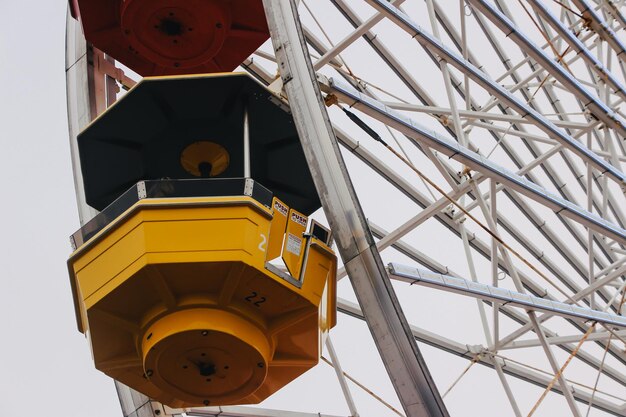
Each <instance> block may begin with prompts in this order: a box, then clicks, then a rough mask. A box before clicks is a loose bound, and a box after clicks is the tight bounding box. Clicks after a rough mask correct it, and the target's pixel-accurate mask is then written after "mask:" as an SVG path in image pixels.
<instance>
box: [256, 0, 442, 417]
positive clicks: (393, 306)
mask: <svg viewBox="0 0 626 417" xmlns="http://www.w3.org/2000/svg"><path fill="white" fill-rule="evenodd" d="M263 5H264V8H265V14H266V16H267V19H268V24H269V28H270V34H271V37H272V43H273V45H274V50H275V52H276V58H277V61H278V68H279V72H280V75H281V79H282V82H283V86H284V89H285V91H286V93H287V97H288V98H289V105H290V107H291V111H292V114H293V116H294V120H295V124H296V128H297V130H298V134H299V136H300V140H301V142H302V145H303V148H304V151H305V156H306V158H307V163H308V165H309V168H310V169H311V173H312V176H313V179H314V182H315V184H316V187H317V190H318V193H319V195H320V199H321V201H322V204H323V206H324V211H325V214H326V217H327V218H328V220H329V223H330V226H331V228H332V229H333V233H334V236H335V240H336V242H337V245H338V249H339V252H340V255H341V257H342V259H343V261H344V264H345V265H346V269H347V270H348V273H349V276H350V279H351V282H352V285H353V287H354V290H355V293H356V295H357V298H358V300H359V303H360V304H361V306H362V307H363V309H364V311H365V317H366V320H367V322H368V325H369V327H370V331H371V332H372V336H373V338H374V341H375V343H376V345H377V348H378V350H379V353H380V355H381V357H382V360H383V363H384V364H385V367H386V369H387V372H388V374H389V376H390V378H391V382H392V384H393V386H394V388H395V390H396V393H397V394H398V397H399V399H400V402H401V404H402V406H403V408H404V410H405V412H406V414H407V416H409V417H417V416H429V417H435V416H441V417H443V416H447V415H448V412H447V410H446V408H445V405H444V404H443V401H442V400H441V397H440V395H439V392H438V390H437V387H436V386H435V384H434V381H433V380H432V377H431V376H430V373H429V372H428V369H427V367H426V363H425V362H424V360H423V358H422V356H421V354H420V352H419V350H418V348H417V344H416V343H415V340H414V338H413V335H412V334H411V331H410V328H409V326H408V323H407V322H406V318H405V317H404V314H403V312H402V309H401V307H400V304H399V302H398V300H397V298H396V295H395V293H394V290H393V287H392V285H391V282H390V281H389V279H388V278H387V276H386V273H385V268H384V265H383V264H382V260H381V259H380V255H379V253H378V251H377V250H376V247H375V244H374V239H373V237H372V235H371V232H370V231H369V228H368V226H367V222H366V220H365V216H364V215H363V212H362V210H361V207H360V205H359V201H358V198H357V197H356V194H355V192H354V189H353V188H352V184H351V182H350V179H349V177H348V174H347V171H346V168H345V166H344V164H343V159H342V157H341V154H340V151H339V147H338V145H337V142H336V140H335V136H334V132H333V130H332V127H331V125H330V121H329V119H328V114H327V113H326V109H325V107H324V105H323V103H322V100H321V94H320V91H319V87H318V85H317V82H316V79H315V74H314V72H313V67H312V63H311V61H310V57H309V55H308V54H307V53H306V51H307V47H306V44H305V42H304V38H303V35H302V30H301V27H300V21H299V18H298V14H297V8H296V3H295V1H293V0H291V1H284V0H263Z"/></svg>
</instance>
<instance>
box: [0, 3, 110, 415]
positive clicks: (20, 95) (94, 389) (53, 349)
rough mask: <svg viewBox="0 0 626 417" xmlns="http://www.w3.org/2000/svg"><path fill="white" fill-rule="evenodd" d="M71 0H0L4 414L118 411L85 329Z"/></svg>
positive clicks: (0, 396) (0, 399)
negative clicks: (79, 273) (69, 68)
mask: <svg viewBox="0 0 626 417" xmlns="http://www.w3.org/2000/svg"><path fill="white" fill-rule="evenodd" d="M65 13H66V1H65V0H35V1H19V0H18V1H10V0H0V19H1V22H2V23H1V24H0V85H1V86H2V92H1V93H0V95H1V96H2V99H1V100H0V145H1V146H0V178H2V186H1V187H0V188H1V189H2V191H1V194H0V414H2V415H4V416H18V415H33V414H35V413H36V414H44V415H47V416H68V417H69V416H92V417H99V416H119V415H120V411H119V403H118V401H117V396H116V394H115V391H114V387H113V384H112V383H111V381H110V380H109V379H108V378H106V377H105V376H104V375H102V374H100V373H99V372H97V371H96V370H95V369H94V368H93V365H92V363H91V357H90V353H89V349H88V347H87V344H86V341H85V340H84V337H83V336H82V335H81V334H80V333H79V332H78V331H77V330H76V324H75V320H74V313H73V307H72V299H71V295H70V294H71V292H70V287H69V280H68V275H67V270H66V265H65V260H66V259H67V257H68V255H69V253H70V246H69V243H68V236H69V234H70V233H72V232H73V231H74V230H75V229H76V228H77V227H78V216H77V211H76V203H75V199H74V186H73V182H72V173H71V164H70V159H69V150H68V134H67V116H66V106H65V69H64V66H65Z"/></svg>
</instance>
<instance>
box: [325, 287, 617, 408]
mask: <svg viewBox="0 0 626 417" xmlns="http://www.w3.org/2000/svg"><path fill="white" fill-rule="evenodd" d="M337 308H338V309H339V311H340V312H342V313H344V314H347V315H349V316H352V317H355V318H358V319H360V320H364V316H363V312H362V311H361V309H360V308H359V306H358V305H356V304H354V303H351V302H350V301H347V300H343V299H338V300H337ZM411 332H412V334H413V336H414V337H415V339H417V340H419V341H420V342H422V343H426V344H428V345H430V346H433V347H436V348H438V349H441V350H444V351H446V352H448V353H451V354H453V355H455V356H459V357H461V358H465V359H467V360H474V359H476V360H477V363H479V364H481V365H484V366H487V367H489V368H493V367H494V361H496V360H500V361H502V362H501V364H502V370H503V371H504V373H505V374H508V375H511V376H514V377H516V378H519V379H521V380H523V381H526V382H530V383H531V384H535V385H537V386H539V387H541V388H546V387H547V386H548V384H549V383H550V382H551V381H552V375H550V374H544V373H539V372H536V371H534V370H531V369H530V368H527V367H524V366H521V365H519V364H517V363H514V362H510V361H508V360H506V359H499V358H497V357H493V356H491V355H489V354H483V355H481V354H480V353H479V354H476V353H474V352H472V351H471V350H470V345H467V344H463V343H459V342H457V341H454V340H451V339H448V338H446V337H443V336H441V335H438V334H435V333H433V332H429V331H428V330H425V329H421V328H419V327H416V326H411ZM571 388H572V395H573V396H574V398H575V399H576V400H578V401H580V402H582V403H584V404H588V403H589V402H590V400H591V394H590V393H589V392H587V391H586V390H582V389H578V388H576V387H573V386H572V387H571ZM551 390H552V391H554V392H557V393H559V394H562V392H561V390H560V388H559V386H558V384H557V385H554V386H552V387H551ZM593 407H595V408H598V409H600V410H603V411H606V412H607V413H610V414H613V415H615V416H619V417H623V416H624V412H626V407H625V406H624V405H622V404H615V403H613V402H611V401H608V400H605V399H604V398H600V397H595V398H594V401H593Z"/></svg>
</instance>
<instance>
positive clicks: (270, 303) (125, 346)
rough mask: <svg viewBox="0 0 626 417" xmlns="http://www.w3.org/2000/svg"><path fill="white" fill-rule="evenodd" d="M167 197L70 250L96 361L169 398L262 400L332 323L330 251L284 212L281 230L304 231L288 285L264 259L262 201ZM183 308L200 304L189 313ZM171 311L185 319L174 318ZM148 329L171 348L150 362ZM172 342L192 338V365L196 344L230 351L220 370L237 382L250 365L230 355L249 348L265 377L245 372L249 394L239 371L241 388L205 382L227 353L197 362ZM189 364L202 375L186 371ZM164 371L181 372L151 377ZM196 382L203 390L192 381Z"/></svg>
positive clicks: (311, 359) (267, 216)
mask: <svg viewBox="0 0 626 417" xmlns="http://www.w3.org/2000/svg"><path fill="white" fill-rule="evenodd" d="M172 200H173V199H171V200H157V199H152V200H149V201H142V202H139V203H137V204H136V205H135V206H134V207H133V208H131V209H130V210H129V211H127V212H126V213H124V214H123V215H122V216H120V217H118V218H117V219H116V220H115V221H114V222H113V223H112V224H111V225H110V226H109V227H107V228H106V229H104V230H103V231H102V232H100V233H99V234H98V235H97V236H96V237H94V238H93V239H92V240H90V241H89V242H88V243H87V244H85V245H83V246H81V247H80V248H79V249H78V250H77V251H76V252H75V253H74V254H72V257H71V258H70V260H69V261H68V264H69V268H70V275H71V277H72V279H73V280H74V284H75V291H74V295H75V297H76V299H75V301H76V303H77V307H78V311H79V322H82V323H79V326H80V328H81V329H82V330H83V331H87V333H88V336H89V341H90V343H91V346H92V352H93V357H94V361H95V363H96V367H97V368H98V369H100V370H102V371H103V372H105V373H106V374H107V375H110V376H112V377H114V378H116V379H118V380H120V381H122V382H123V383H125V384H127V385H129V386H132V387H133V388H136V389H139V390H140V391H141V392H143V393H145V394H146V395H149V396H150V397H151V398H155V399H158V400H159V401H162V402H165V403H167V404H168V405H171V406H174V407H186V406H198V405H202V404H201V403H200V402H201V401H202V403H204V401H205V400H213V401H215V403H213V402H212V403H211V405H217V404H221V405H228V404H241V403H251V402H259V401H262V400H263V399H265V398H267V397H268V396H269V395H271V394H272V393H273V392H275V391H277V390H278V389H280V388H281V387H282V386H284V385H285V384H287V383H289V382H290V381H291V380H293V379H294V378H296V377H297V376H299V375H300V374H302V373H303V372H305V371H306V370H307V369H309V368H310V367H312V366H314V365H315V364H316V363H317V360H318V358H319V352H320V350H319V349H320V334H323V333H324V332H326V331H327V330H328V329H329V328H330V327H332V326H333V325H334V322H335V312H334V309H335V279H336V276H335V274H336V258H335V255H334V253H333V252H332V251H331V250H330V249H329V248H328V247H327V246H326V245H325V244H324V243H322V242H320V241H319V240H318V239H316V238H311V239H310V241H309V240H306V239H304V238H303V233H304V230H305V226H306V221H307V219H306V217H305V216H302V215H301V214H300V213H298V212H296V211H294V210H291V211H289V212H288V219H287V223H288V224H289V226H288V227H287V231H288V233H290V234H292V235H293V236H294V237H297V238H299V239H302V240H301V242H300V243H299V246H300V247H299V250H298V251H296V250H294V252H298V253H293V254H292V255H293V257H292V261H293V264H292V265H291V268H294V267H295V269H290V270H292V273H294V275H295V276H296V277H301V286H300V287H298V286H297V285H294V284H293V282H290V281H288V280H285V279H283V278H281V277H279V276H278V275H275V274H274V273H272V272H270V271H269V270H267V269H266V268H265V261H266V253H267V250H268V246H267V245H268V244H269V243H270V240H268V237H269V236H270V225H271V219H272V216H271V213H270V211H269V209H268V208H265V207H262V206H260V205H258V204H257V203H253V202H252V201H249V200H246V199H245V198H242V199H237V198H235V199H232V198H231V199H230V201H228V200H226V199H216V198H202V199H195V198H194V199H177V200H176V201H175V202H173V204H172ZM283 221H284V220H283ZM279 229H280V228H279ZM278 233H281V232H274V236H276V234H278ZM301 269H303V272H302V273H301V272H300V270H301ZM190 309H202V310H203V311H207V309H208V310H210V312H208V314H204V313H202V314H200V315H199V316H198V317H199V318H198V319H193V320H191V321H193V322H194V323H195V324H189V321H188V319H189V316H188V315H187V312H189V310H190ZM181 314H182V315H184V316H185V319H184V320H178V318H179V317H182V316H181ZM229 314H230V315H232V316H233V319H232V320H231V322H229V323H230V324H228V323H226V322H225V321H224V320H221V319H220V320H217V322H219V323H221V324H219V326H222V325H224V326H227V327H228V328H232V330H233V331H232V332H227V331H225V330H224V329H221V328H220V329H221V330H220V329H218V328H216V327H215V326H216V325H215V324H212V323H214V322H215V323H217V322H216V320H213V319H214V318H216V317H217V316H216V317H213V318H212V319H211V320H208V319H209V317H208V316H211V315H229ZM235 316H236V317H235ZM220 317H221V316H220ZM229 317H230V316H229ZM163 320H165V321H163ZM207 320H208V321H207ZM155 323H161V324H163V323H169V324H168V326H166V327H167V328H168V329H170V330H168V331H167V332H166V333H168V332H169V333H168V334H170V333H171V335H170V336H163V335H162V336H159V335H158V334H159V332H156V331H155V330H156V327H154V326H155ZM233 323H234V324H233ZM237 323H244V324H245V326H243V327H242V326H239V325H236V324H237ZM246 326H247V327H246ZM250 326H253V327H257V328H258V331H257V330H254V329H253V330H250V329H248V328H249V327H250ZM157 327H158V325H157ZM235 328H237V329H239V330H235ZM205 330H206V331H208V333H207V336H204V334H203V332H204V331H205ZM150 333H154V334H153V336H151V337H150V340H151V341H152V342H151V343H157V339H158V340H165V339H167V340H168V342H167V343H166V342H159V346H161V344H163V343H166V344H164V345H163V347H166V345H167V346H171V349H170V348H168V349H170V350H171V352H173V353H172V355H174V353H176V355H174V356H172V357H171V358H169V359H167V358H165V357H163V361H164V362H163V363H162V364H160V365H159V363H160V362H159V361H161V359H159V358H161V356H158V355H157V356H158V358H157V356H154V358H153V357H152V356H151V353H150V352H151V350H150V347H149V346H145V342H146V341H147V340H148V339H147V338H148V336H149V335H150ZM254 334H258V335H260V334H264V335H265V336H264V337H267V340H268V342H269V344H270V347H271V349H270V351H269V352H268V351H267V348H266V347H265V348H262V349H260V348H259V347H258V346H257V345H258V343H257V342H253V339H254V340H256V339H258V338H257V337H256V336H255V337H254V338H252V336H253V335H254ZM251 335H252V336H251ZM144 338H145V340H143V339H144ZM152 338H155V339H152ZM205 339H206V343H205ZM169 340H171V343H170V342H169ZM142 341H143V342H144V343H141V342H142ZM179 342H180V343H181V346H183V345H184V346H187V347H188V346H191V347H192V348H193V349H192V350H193V352H194V354H193V355H192V356H194V360H193V361H191V362H190V363H192V362H193V364H197V363H199V361H204V358H205V356H204V355H203V354H205V355H206V357H209V356H210V355H213V354H212V353H210V352H211V351H217V350H220V349H221V350H220V352H221V351H229V352H231V353H230V354H231V355H232V361H231V359H228V358H227V359H228V361H229V362H232V363H228V364H224V365H223V366H222V368H221V369H222V370H221V371H220V372H222V373H224V375H225V373H226V371H228V373H231V374H232V375H233V378H234V379H233V381H235V382H236V381H240V380H241V381H243V380H244V379H245V380H246V381H247V380H251V379H250V378H248V376H246V375H248V374H246V373H245V372H249V370H250V369H256V368H254V367H251V366H249V364H248V365H246V366H244V367H242V368H241V370H238V369H239V368H237V367H235V366H234V365H232V364H233V363H238V362H234V361H236V360H237V358H248V359H249V360H248V362H250V361H251V363H252V364H253V365H256V366H257V368H259V369H257V371H258V370H260V369H267V376H266V377H265V379H264V380H263V381H262V382H260V381H261V379H259V380H258V381H257V382H255V384H257V385H258V384H260V385H259V386H258V389H257V390H256V391H254V392H253V393H252V394H248V392H249V391H248V385H246V383H244V382H245V381H244V382H241V383H240V382H236V383H235V382H233V383H234V385H235V386H238V387H240V388H239V389H238V391H237V392H238V393H237V394H236V395H235V393H234V392H233V396H232V398H231V397H227V396H225V395H222V394H220V389H221V388H220V387H219V385H215V386H212V385H211V384H212V383H213V378H212V375H209V374H211V373H212V372H213V371H212V366H213V365H218V364H219V363H220V362H221V361H223V360H225V359H224V358H222V356H220V355H221V354H220V355H217V354H216V355H217V356H215V355H214V356H211V357H212V362H210V363H209V362H206V363H205V364H204V365H206V366H203V367H201V368H202V369H200V368H198V367H197V366H196V367H195V368H194V367H192V366H191V365H190V364H187V363H183V362H180V361H179V360H178V359H176V358H179V356H180V355H178V353H177V352H179V350H178V343H179ZM222 345H223V346H222ZM194 346H195V347H194ZM220 346H221V347H228V348H227V349H222V348H220V349H218V347H220ZM246 346H251V347H250V348H248V347H246ZM259 346H260V345H259ZM187 347H184V348H183V347H181V349H182V350H180V352H182V351H183V350H184V351H185V352H187V350H188V349H187ZM235 348H236V349H235ZM172 349H173V350H172ZM185 349H187V350H185ZM160 351H161V350H160V349H156V351H155V352H160ZM260 351H265V353H263V352H260ZM255 352H257V353H255ZM259 354H260V356H259ZM170 356H171V355H170ZM196 356H197V357H196ZM257 357H258V359H257ZM181 358H182V356H181ZM166 359H167V360H166ZM179 359H180V358H179ZM187 359H189V358H187ZM180 360H182V359H180ZM157 362H159V363H157ZM242 363H243V362H242ZM185 365H186V366H187V368H184V366H185ZM194 366H195V365H194ZM224 366H228V367H229V368H228V369H226V368H224ZM157 368H158V369H157ZM196 368H198V369H196ZM244 368H246V369H248V371H245V372H244ZM215 369H216V370H217V367H216V368H215ZM191 370H193V372H192V375H191V376H192V377H193V378H196V379H198V381H196V382H202V384H200V385H198V384H197V383H196V382H194V383H191V381H192V379H193V378H192V379H188V378H187V377H186V372H191ZM148 371H151V372H150V373H151V375H147V373H148ZM200 371H202V373H199V372H200ZM216 372H217V371H216ZM242 372H243V373H242ZM263 372H265V371H263ZM144 373H146V375H145V376H144ZM166 374H167V375H170V374H171V375H174V374H175V375H180V377H181V378H178V379H177V381H181V382H177V383H176V384H175V385H176V387H166V386H165V385H166V384H165V385H164V384H163V383H161V382H163V381H161V382H159V381H158V378H159V375H161V376H164V378H165V375H166ZM205 374H206V375H205ZM244 374H245V375H244ZM217 375H218V377H219V376H224V375H221V374H219V373H218V374H217ZM236 375H244V376H245V378H244V377H237V376H236ZM259 375H261V374H259ZM165 379H169V377H167V378H165ZM207 379H211V381H209V380H207ZM187 381H190V382H189V385H187ZM196 387H202V389H201V390H199V391H198V392H196ZM204 388H206V390H205V389H204ZM192 391H193V392H192ZM240 397H243V398H240Z"/></svg>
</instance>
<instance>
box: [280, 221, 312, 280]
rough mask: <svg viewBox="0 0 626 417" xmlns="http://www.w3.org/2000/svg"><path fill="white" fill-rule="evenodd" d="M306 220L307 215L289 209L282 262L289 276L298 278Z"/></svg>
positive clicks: (300, 268) (304, 243) (303, 248)
mask: <svg viewBox="0 0 626 417" xmlns="http://www.w3.org/2000/svg"><path fill="white" fill-rule="evenodd" d="M307 221H308V217H307V216H305V215H304V214H302V213H299V212H298V211H296V210H294V209H289V218H288V220H287V231H286V233H285V244H284V245H283V262H285V266H286V267H287V269H288V270H289V273H290V274H291V276H292V277H294V278H295V279H298V280H299V279H300V271H301V270H302V259H303V258H304V250H305V248H306V242H305V239H304V231H305V230H306V224H307Z"/></svg>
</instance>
